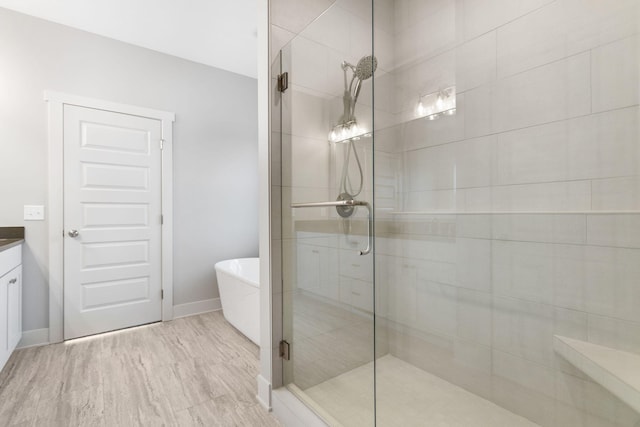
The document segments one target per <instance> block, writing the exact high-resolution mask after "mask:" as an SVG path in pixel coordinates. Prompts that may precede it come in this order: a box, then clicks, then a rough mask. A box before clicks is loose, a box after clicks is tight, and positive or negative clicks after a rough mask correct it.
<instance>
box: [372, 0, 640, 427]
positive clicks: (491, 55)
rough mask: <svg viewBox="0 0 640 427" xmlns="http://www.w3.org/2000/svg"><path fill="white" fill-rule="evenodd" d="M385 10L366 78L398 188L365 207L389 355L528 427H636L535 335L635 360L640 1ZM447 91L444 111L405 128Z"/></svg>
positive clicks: (420, 4) (472, 1)
mask: <svg viewBox="0 0 640 427" xmlns="http://www.w3.org/2000/svg"><path fill="white" fill-rule="evenodd" d="M392 3H393V9H394V31H393V32H392V34H393V40H394V47H395V48H394V49H393V52H394V55H395V56H394V58H393V62H394V64H395V68H393V69H391V70H390V73H389V75H383V76H379V77H377V78H376V82H375V90H376V95H375V102H376V105H381V104H384V105H389V106H393V109H392V110H391V111H389V113H390V114H391V116H392V119H388V118H387V119H386V120H388V123H387V124H385V125H381V126H380V128H379V130H378V132H377V133H376V140H375V147H376V153H375V155H376V162H378V155H379V153H380V152H381V153H384V154H385V155H386V156H387V158H389V157H391V158H394V162H395V163H394V162H389V161H387V160H384V161H381V163H384V165H385V166H387V168H386V172H385V173H386V175H387V176H392V175H394V174H395V175H396V176H397V188H398V190H397V191H395V193H394V194H395V208H396V210H395V211H387V210H378V211H377V215H378V218H379V220H380V221H389V222H390V223H391V224H392V225H391V226H390V227H386V228H385V229H384V232H381V233H379V235H378V236H377V237H378V238H377V240H376V245H377V246H376V291H377V296H378V306H379V313H380V315H381V316H384V317H385V318H386V319H388V321H389V326H390V328H389V331H388V338H389V351H390V352H391V354H393V355H395V356H396V357H400V358H402V359H404V360H406V361H409V362H410V363H412V364H414V365H416V366H418V367H420V368H422V369H425V370H427V371H429V372H431V373H434V374H436V375H438V376H441V377H443V378H445V379H447V380H449V381H451V382H454V383H456V384H459V385H462V386H464V387H466V388H467V389H469V390H471V391H473V392H475V393H477V394H479V395H481V396H483V397H485V398H487V399H490V400H492V401H494V402H496V403H497V404H499V405H501V406H504V407H506V408H507V409H510V410H512V411H513V412H515V413H517V414H520V415H523V416H525V417H527V418H529V419H531V420H533V421H535V422H537V423H539V424H541V425H545V426H590V425H619V426H622V425H624V426H635V425H637V423H638V422H640V415H639V414H637V413H635V412H634V411H633V410H632V409H630V408H629V407H627V406H626V405H625V404H624V403H622V402H621V401H619V400H618V399H617V398H615V397H614V396H612V395H611V394H609V393H608V392H607V391H605V390H603V389H602V388H601V387H599V386H598V385H596V384H595V383H593V382H591V381H590V380H589V379H588V378H586V377H585V376H583V375H582V374H581V373H579V372H578V371H576V370H574V369H573V368H572V367H571V366H569V365H568V364H567V363H566V362H564V361H563V360H562V359H561V358H559V357H558V356H557V355H556V354H555V353H554V351H553V347H552V345H553V340H552V339H553V335H554V334H559V335H565V336H569V337H573V338H577V339H582V340H585V341H590V342H594V343H598V344H602V345H606V346H610V347H613V348H617V349H620V350H626V351H632V352H636V353H640V338H639V337H640V322H639V321H640V318H639V315H638V313H639V312H640V310H637V307H638V304H639V303H640V268H639V267H637V266H638V265H640V232H638V230H640V228H638V226H639V225H640V213H636V212H638V211H640V199H639V198H638V185H639V183H640V181H639V175H638V174H639V167H640V132H639V130H640V129H638V124H639V119H640V115H639V112H640V110H639V109H638V108H639V107H638V103H639V94H640V74H639V71H640V70H639V64H640V50H639V49H638V47H639V46H638V42H639V36H638V33H639V32H638V30H639V25H640V19H639V18H640V17H639V15H638V12H639V8H640V3H639V2H637V1H625V0H613V1H606V2H603V1H596V0H555V1H550V0H537V1H536V0H530V1H518V2H514V1H509V0H482V1H480V0H458V1H456V0H426V1H414V0H396V1H394V2H392ZM387 32H388V30H387V29H386V28H385V29H384V32H382V34H386V33H387ZM449 86H455V87H456V91H457V111H456V114H455V115H453V116H443V117H440V118H438V119H437V120H433V121H430V120H428V119H426V118H417V114H416V107H417V104H418V101H419V96H420V95H422V94H425V93H430V92H435V91H438V90H440V89H443V88H446V87H449ZM376 127H378V123H377V116H376ZM389 165H398V166H397V167H399V169H397V170H395V173H394V171H393V168H391V169H389V167H388V166H389ZM377 166H378V164H377V163H376V189H377V185H378V180H377V179H378V174H377V172H378V169H379V168H378V167H377ZM381 169H383V170H384V169H385V167H384V166H383V167H382V168H381ZM385 202H386V203H388V200H385ZM377 404H378V405H382V406H384V402H380V401H379V402H377Z"/></svg>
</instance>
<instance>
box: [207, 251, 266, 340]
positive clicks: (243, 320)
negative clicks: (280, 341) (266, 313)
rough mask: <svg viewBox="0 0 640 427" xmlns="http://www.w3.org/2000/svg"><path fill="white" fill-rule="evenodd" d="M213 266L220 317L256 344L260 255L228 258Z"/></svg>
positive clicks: (258, 331)
mask: <svg viewBox="0 0 640 427" xmlns="http://www.w3.org/2000/svg"><path fill="white" fill-rule="evenodd" d="M215 267H216V277H217V278H218V289H219V290H220V303H221V304H222V313H223V314H224V318H225V319H227V321H228V322H229V323H231V324H232V325H233V326H234V327H235V328H236V329H237V330H239V331H240V332H242V333H243V334H244V335H245V336H246V337H247V338H249V339H250V340H251V341H253V342H254V343H256V344H257V345H260V258H239V259H230V260H227V261H220V262H218V263H216V265H215Z"/></svg>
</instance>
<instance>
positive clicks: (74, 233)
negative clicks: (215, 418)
mask: <svg viewBox="0 0 640 427" xmlns="http://www.w3.org/2000/svg"><path fill="white" fill-rule="evenodd" d="M79 235H80V233H79V232H78V230H69V237H78V236H79Z"/></svg>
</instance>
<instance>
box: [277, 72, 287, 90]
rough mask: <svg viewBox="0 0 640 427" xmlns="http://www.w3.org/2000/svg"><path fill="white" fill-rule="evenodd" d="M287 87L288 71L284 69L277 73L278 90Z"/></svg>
mask: <svg viewBox="0 0 640 427" xmlns="http://www.w3.org/2000/svg"><path fill="white" fill-rule="evenodd" d="M287 89H289V73H287V72H286V71H285V72H284V73H282V74H279V75H278V92H284V91H285V90H287Z"/></svg>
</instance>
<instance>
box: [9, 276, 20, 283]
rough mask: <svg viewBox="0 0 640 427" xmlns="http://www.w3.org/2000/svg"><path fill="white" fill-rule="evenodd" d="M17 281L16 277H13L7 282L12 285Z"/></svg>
mask: <svg viewBox="0 0 640 427" xmlns="http://www.w3.org/2000/svg"><path fill="white" fill-rule="evenodd" d="M17 281H18V278H17V277H14V278H13V279H11V280H9V284H10V285H13V284H14V283H16V282H17Z"/></svg>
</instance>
